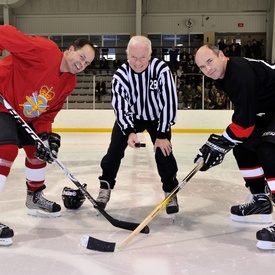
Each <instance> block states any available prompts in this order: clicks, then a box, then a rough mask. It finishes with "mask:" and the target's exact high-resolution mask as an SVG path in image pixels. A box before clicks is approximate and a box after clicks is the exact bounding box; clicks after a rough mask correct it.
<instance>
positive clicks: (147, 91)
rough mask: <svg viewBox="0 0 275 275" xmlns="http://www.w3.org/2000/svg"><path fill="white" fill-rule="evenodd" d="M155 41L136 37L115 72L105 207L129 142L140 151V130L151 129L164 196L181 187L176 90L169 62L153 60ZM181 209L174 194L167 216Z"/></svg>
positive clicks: (104, 163) (102, 193)
mask: <svg viewBox="0 0 275 275" xmlns="http://www.w3.org/2000/svg"><path fill="white" fill-rule="evenodd" d="M151 53H152V45H151V41H150V40H149V39H148V38H146V37H144V36H133V37H132V38H131V39H130V41H129V43H128V46H127V50H126V54H127V62H126V63H124V64H123V65H122V66H121V67H120V68H119V69H118V70H117V71H116V73H115V74H114V76H113V80H112V106H113V109H114V111H115V115H116V122H115V124H114V126H113V130H112V135H111V142H110V145H109V148H108V150H107V154H106V155H105V156H104V157H103V158H102V160H101V168H102V175H101V176H100V177H99V180H100V189H99V195H98V197H97V202H98V205H99V206H101V207H102V208H105V207H106V204H107V202H108V201H109V199H110V196H111V190H112V189H114V186H115V183H116V176H117V172H118V169H119V167H120V163H121V160H122V158H123V157H124V151H125V149H126V148H127V146H130V147H132V148H135V149H137V148H138V146H139V145H140V142H139V140H138V137H137V133H141V132H143V131H144V130H147V132H148V133H149V135H150V137H151V140H152V143H153V144H154V152H155V160H156V164H157V169H158V173H159V176H160V178H161V182H162V189H163V191H164V195H165V197H167V196H168V195H169V194H170V192H171V191H172V190H173V189H174V188H175V187H176V186H178V180H177V178H176V173H177V171H178V167H177V163H176V160H175V158H174V155H173V153H172V144H171V126H172V125H174V124H175V122H176V114H177V107H178V105H177V93H176V86H175V82H174V79H173V76H172V73H171V71H170V69H169V67H168V65H167V64H166V63H165V62H163V61H162V60H159V59H157V58H153V57H152V58H151ZM178 211H179V206H178V202H177V197H176V196H175V197H174V199H172V200H171V201H170V202H169V204H168V205H167V207H166V212H167V214H173V213H176V212H178Z"/></svg>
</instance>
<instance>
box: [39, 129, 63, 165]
mask: <svg viewBox="0 0 275 275" xmlns="http://www.w3.org/2000/svg"><path fill="white" fill-rule="evenodd" d="M38 136H39V137H40V139H41V140H42V141H43V142H44V144H45V146H44V145H42V144H40V143H39V142H37V143H36V152H35V156H36V157H37V158H38V159H40V160H42V161H46V162H48V163H52V162H53V161H54V158H57V154H58V149H59V147H60V140H61V137H60V135H58V134H56V133H46V132H45V133H42V134H40V135H38Z"/></svg>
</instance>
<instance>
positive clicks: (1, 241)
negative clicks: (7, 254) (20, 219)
mask: <svg viewBox="0 0 275 275" xmlns="http://www.w3.org/2000/svg"><path fill="white" fill-rule="evenodd" d="M1 245H2V246H9V245H12V238H0V246H1Z"/></svg>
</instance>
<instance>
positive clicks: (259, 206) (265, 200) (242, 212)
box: [231, 194, 273, 223]
mask: <svg viewBox="0 0 275 275" xmlns="http://www.w3.org/2000/svg"><path fill="white" fill-rule="evenodd" d="M272 212H273V206H272V203H271V200H270V198H269V196H268V195H267V194H252V195H251V200H250V201H248V202H247V203H244V204H240V205H234V206H232V207H231V219H232V220H233V221H236V222H249V223H271V222H272V220H273V219H272Z"/></svg>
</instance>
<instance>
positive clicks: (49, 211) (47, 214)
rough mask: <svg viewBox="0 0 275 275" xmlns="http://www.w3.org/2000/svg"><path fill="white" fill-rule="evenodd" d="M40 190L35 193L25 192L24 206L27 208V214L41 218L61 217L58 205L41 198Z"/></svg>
mask: <svg viewBox="0 0 275 275" xmlns="http://www.w3.org/2000/svg"><path fill="white" fill-rule="evenodd" d="M43 189H44V188H43ZM43 189H42V190H43ZM42 190H38V191H35V192H31V191H27V199H26V206H27V208H28V214H29V215H31V216H36V217H42V218H55V217H59V216H61V212H60V210H61V207H60V205H59V204H57V203H55V202H53V201H49V200H47V199H46V198H45V197H44V196H43V192H42Z"/></svg>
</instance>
